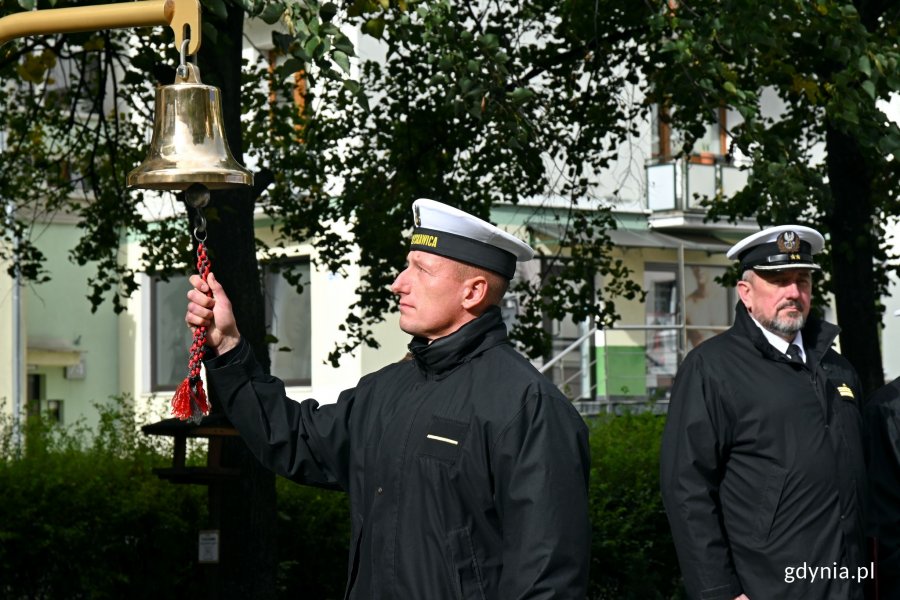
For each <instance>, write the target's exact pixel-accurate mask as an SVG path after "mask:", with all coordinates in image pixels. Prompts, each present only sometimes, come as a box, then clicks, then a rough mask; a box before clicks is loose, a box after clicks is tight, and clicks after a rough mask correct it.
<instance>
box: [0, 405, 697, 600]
mask: <svg viewBox="0 0 900 600" xmlns="http://www.w3.org/2000/svg"><path fill="white" fill-rule="evenodd" d="M663 423H664V417H660V416H655V415H651V414H639V415H623V416H616V417H613V416H601V417H596V418H591V419H589V420H588V424H589V427H590V430H591V455H592V467H591V484H590V486H591V487H590V494H591V505H590V509H591V522H592V534H593V549H592V556H591V581H590V594H589V597H590V598H592V599H594V600H601V599H602V600H605V599H615V600H632V599H640V600H654V599H660V600H670V599H674V598H680V597H681V591H680V580H679V575H678V566H677V562H676V558H675V553H674V549H673V547H672V541H671V537H670V534H669V528H668V523H667V522H666V518H665V514H664V512H663V508H662V503H661V499H660V496H659V484H658V457H659V444H660V438H661V435H662V427H663ZM3 425H4V424H3V423H0V431H3V432H4V433H3V435H0V452H2V453H3V454H2V456H0V490H2V493H0V598H12V599H20V598H21V599H25V598H28V599H43V598H52V599H56V598H66V599H78V598H91V599H106V598H115V599H119V598H129V599H142V598H147V599H149V598H175V599H178V598H192V599H196V598H200V597H204V596H205V595H206V592H205V591H204V590H203V589H202V585H203V576H202V573H201V572H200V571H199V570H198V568H197V566H196V554H197V532H198V531H199V530H200V529H203V528H204V525H205V524H206V522H207V514H206V510H207V490H206V488H205V487H203V486H198V485H174V484H172V483H169V482H167V481H163V480H160V479H158V478H157V477H156V476H155V475H154V474H153V472H152V468H153V467H159V466H165V465H168V464H169V463H170V461H171V449H170V447H169V446H167V445H165V443H164V442H163V441H161V440H160V439H159V438H148V437H146V436H144V435H142V434H141V433H139V432H138V430H137V428H136V427H135V419H134V415H133V414H132V413H131V412H130V410H129V409H128V403H127V402H125V401H122V400H120V401H118V402H116V403H114V404H112V405H109V406H106V407H103V408H102V409H101V420H100V425H99V427H98V429H97V431H87V430H85V429H83V428H79V427H77V426H76V427H71V428H68V429H61V428H58V427H55V426H52V425H50V424H49V423H47V422H44V421H41V420H36V421H32V422H30V423H29V425H28V430H27V431H26V439H27V440H28V443H27V445H26V448H25V449H24V451H23V452H21V453H17V451H16V449H15V447H14V446H13V445H12V444H11V438H10V431H9V427H8V425H9V424H8V423H6V424H5V425H6V427H3ZM202 460H203V457H202V456H199V455H195V456H194V457H193V461H192V462H195V463H199V462H201V461H202ZM276 486H277V488H276V490H277V503H278V505H277V509H278V515H277V518H278V528H277V532H278V533H277V544H278V563H279V564H278V581H277V584H278V585H277V588H278V596H279V597H280V598H285V599H287V598H301V597H302V598H314V599H316V600H330V599H339V598H342V597H343V593H344V587H345V585H346V579H347V572H346V563H347V554H348V544H349V536H350V516H349V512H350V511H349V503H348V499H347V496H346V495H345V494H343V493H339V492H331V491H325V490H320V489H316V488H310V487H305V486H299V485H296V484H294V483H292V482H290V481H287V480H285V479H281V478H278V479H277V483H276Z"/></svg>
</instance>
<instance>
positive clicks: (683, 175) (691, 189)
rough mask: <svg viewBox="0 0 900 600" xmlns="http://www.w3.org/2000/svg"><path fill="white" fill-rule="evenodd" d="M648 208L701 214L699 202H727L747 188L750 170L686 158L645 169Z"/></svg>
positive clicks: (649, 166) (735, 165)
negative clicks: (704, 200) (713, 199)
mask: <svg viewBox="0 0 900 600" xmlns="http://www.w3.org/2000/svg"><path fill="white" fill-rule="evenodd" d="M646 171H647V208H649V209H650V210H652V211H667V210H674V211H699V210H704V208H703V206H701V204H700V201H701V199H702V198H704V197H707V198H712V197H716V196H721V197H724V198H729V197H731V196H733V195H734V194H735V193H736V192H738V191H740V190H741V189H742V188H743V187H744V186H745V185H746V184H747V178H748V176H749V173H750V172H749V170H747V169H746V167H744V168H742V167H741V165H738V164H734V163H726V162H722V161H709V162H694V161H692V160H691V159H688V158H682V159H677V160H673V161H667V162H653V163H650V164H648V165H647V169H646Z"/></svg>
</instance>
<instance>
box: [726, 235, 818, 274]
mask: <svg viewBox="0 0 900 600" xmlns="http://www.w3.org/2000/svg"><path fill="white" fill-rule="evenodd" d="M824 246H825V238H824V237H822V234H821V233H819V232H818V231H816V230H815V229H812V228H811V227H804V226H803V225H778V226H777V227H769V228H768V229H763V230H762V231H758V232H756V233H754V234H753V235H749V236H747V237H745V238H744V239H742V240H741V241H740V242H738V243H737V244H735V245H734V246H732V247H731V249H730V250H729V251H728V253H727V254H726V256H727V257H728V258H731V259H735V260H739V261H741V266H740V271H741V273H743V272H744V271H746V270H747V269H753V270H754V271H781V270H784V269H814V270H821V269H822V267H820V266H819V265H817V264H816V263H815V262H814V261H813V255H814V254H818V253H819V252H821V251H822V248H823V247H824Z"/></svg>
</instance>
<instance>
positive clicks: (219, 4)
mask: <svg viewBox="0 0 900 600" xmlns="http://www.w3.org/2000/svg"><path fill="white" fill-rule="evenodd" d="M202 4H203V6H205V7H206V8H208V9H209V10H210V12H212V14H214V15H216V16H217V17H219V18H220V19H227V18H228V7H227V6H225V2H224V1H223V0H203V2H202Z"/></svg>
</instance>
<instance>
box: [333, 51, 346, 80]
mask: <svg viewBox="0 0 900 600" xmlns="http://www.w3.org/2000/svg"><path fill="white" fill-rule="evenodd" d="M331 58H333V59H334V62H336V63H337V64H338V66H339V67H340V68H341V70H342V71H343V72H344V73H347V74H348V75H349V74H350V58H349V57H348V56H347V55H346V54H345V53H343V52H341V51H340V50H335V51H334V52H333V53H332V54H331Z"/></svg>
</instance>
